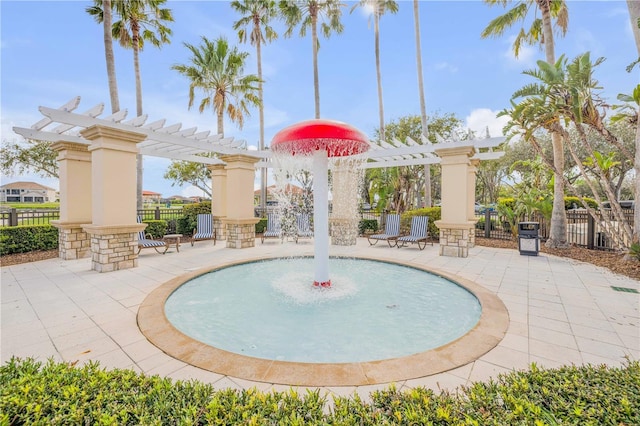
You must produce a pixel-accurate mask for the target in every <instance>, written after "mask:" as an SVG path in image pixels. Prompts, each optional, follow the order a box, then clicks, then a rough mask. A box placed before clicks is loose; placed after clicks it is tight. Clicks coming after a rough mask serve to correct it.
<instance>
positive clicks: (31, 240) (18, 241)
mask: <svg viewBox="0 0 640 426" xmlns="http://www.w3.org/2000/svg"><path fill="white" fill-rule="evenodd" d="M56 248H58V229H57V228H55V227H53V226H51V225H20V226H4V227H0V256H3V255H5V254H13V253H26V252H30V251H37V250H53V249H56Z"/></svg>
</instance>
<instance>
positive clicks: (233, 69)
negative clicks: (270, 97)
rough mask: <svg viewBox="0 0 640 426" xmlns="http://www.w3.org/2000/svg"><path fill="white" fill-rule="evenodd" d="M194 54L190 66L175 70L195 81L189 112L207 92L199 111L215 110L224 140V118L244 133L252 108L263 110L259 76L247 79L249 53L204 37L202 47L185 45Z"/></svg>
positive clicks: (220, 40)
mask: <svg viewBox="0 0 640 426" xmlns="http://www.w3.org/2000/svg"><path fill="white" fill-rule="evenodd" d="M184 45H185V47H186V48H187V49H189V50H190V51H191V55H192V56H191V59H190V63H189V64H188V65H180V64H176V65H173V66H172V67H171V69H174V70H176V71H178V72H179V73H180V74H182V75H184V76H186V77H188V78H189V80H190V81H191V82H190V84H189V108H191V107H192V106H193V103H194V97H195V91H196V89H198V90H201V91H202V92H204V97H203V98H202V99H201V100H200V104H199V107H198V110H199V111H200V113H202V112H204V110H205V109H207V108H211V109H213V111H214V113H215V114H216V117H217V122H218V134H220V135H223V136H224V120H223V119H224V114H225V113H226V114H227V116H228V117H229V119H230V120H231V122H233V123H237V124H238V127H239V128H241V129H242V126H243V125H244V117H245V115H247V116H248V115H249V106H250V105H251V106H256V107H259V106H260V105H261V102H260V97H259V83H260V81H261V80H260V79H259V78H258V76H257V75H255V74H247V75H243V70H244V64H245V60H246V58H247V56H249V54H248V53H246V52H240V51H238V48H237V47H233V48H230V47H229V43H228V42H227V40H226V39H225V38H224V37H220V38H218V39H216V40H214V41H211V40H209V39H208V38H206V37H204V36H203V37H202V45H200V46H199V47H196V46H194V45H191V44H189V43H184Z"/></svg>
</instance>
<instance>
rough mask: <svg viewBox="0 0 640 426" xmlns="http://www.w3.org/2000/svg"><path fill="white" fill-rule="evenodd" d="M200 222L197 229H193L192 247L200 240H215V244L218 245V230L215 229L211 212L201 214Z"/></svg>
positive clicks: (199, 216)
mask: <svg viewBox="0 0 640 426" xmlns="http://www.w3.org/2000/svg"><path fill="white" fill-rule="evenodd" d="M197 219H198V223H197V225H196V229H194V230H193V235H192V236H191V247H193V243H195V242H196V241H200V240H213V245H214V246H215V245H216V230H215V229H213V219H212V217H211V214H208V213H207V214H199V215H198V218H197Z"/></svg>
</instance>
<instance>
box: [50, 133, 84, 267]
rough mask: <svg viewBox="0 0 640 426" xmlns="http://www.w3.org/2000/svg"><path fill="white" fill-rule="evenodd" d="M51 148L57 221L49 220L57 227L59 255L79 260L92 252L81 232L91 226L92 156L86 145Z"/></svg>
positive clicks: (66, 258) (61, 145)
mask: <svg viewBox="0 0 640 426" xmlns="http://www.w3.org/2000/svg"><path fill="white" fill-rule="evenodd" d="M51 149H53V150H54V151H56V152H57V153H58V158H57V161H58V175H59V181H60V220H54V221H51V224H52V225H53V226H55V227H56V228H58V253H59V254H58V256H59V257H60V258H61V259H65V260H72V259H81V258H83V257H85V256H88V255H89V253H90V249H91V240H90V239H89V236H88V234H87V233H86V232H85V231H84V230H83V229H82V226H83V225H87V224H90V223H91V154H90V153H89V150H88V147H87V145H85V144H81V143H76V142H66V141H64V140H62V141H59V142H56V143H54V144H52V145H51Z"/></svg>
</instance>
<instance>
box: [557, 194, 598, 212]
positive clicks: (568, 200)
mask: <svg viewBox="0 0 640 426" xmlns="http://www.w3.org/2000/svg"><path fill="white" fill-rule="evenodd" d="M583 200H584V201H585V202H586V203H587V204H588V205H589V207H592V208H594V209H597V208H598V203H597V202H596V200H594V199H593V198H588V197H583ZM574 204H575V205H576V206H578V208H579V209H583V208H584V206H583V205H582V203H581V202H580V198H578V197H564V209H565V210H569V209H572V208H573V205H574Z"/></svg>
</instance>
